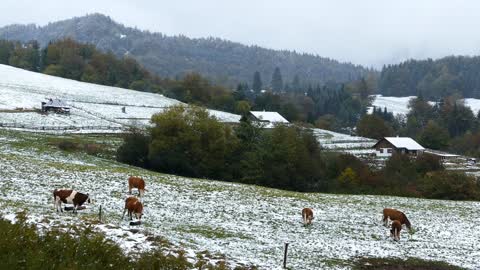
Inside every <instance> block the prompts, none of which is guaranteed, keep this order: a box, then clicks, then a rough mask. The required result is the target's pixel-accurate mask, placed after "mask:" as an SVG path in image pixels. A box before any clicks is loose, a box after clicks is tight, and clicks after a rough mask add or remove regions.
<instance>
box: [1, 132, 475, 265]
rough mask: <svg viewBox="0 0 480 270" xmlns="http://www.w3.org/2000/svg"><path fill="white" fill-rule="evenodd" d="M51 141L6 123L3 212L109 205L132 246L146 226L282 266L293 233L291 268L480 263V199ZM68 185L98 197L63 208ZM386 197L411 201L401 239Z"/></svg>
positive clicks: (235, 260)
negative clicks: (323, 187)
mask: <svg viewBox="0 0 480 270" xmlns="http://www.w3.org/2000/svg"><path fill="white" fill-rule="evenodd" d="M105 139H106V140H108V138H105ZM45 141H46V139H45V136H42V135H37V134H33V133H18V132H13V131H0V194H1V195H2V199H1V200H0V205H1V206H2V209H3V210H2V213H3V214H7V215H8V214H9V215H10V216H12V213H14V212H16V211H18V210H21V209H27V211H29V212H30V213H32V215H33V216H35V217H36V219H37V220H38V221H39V222H41V220H44V219H47V220H50V222H53V221H54V220H61V221H64V222H66V223H68V222H71V223H75V222H77V223H78V220H87V221H88V220H89V218H90V219H94V218H95V216H96V215H97V213H98V207H99V206H100V205H101V206H103V209H104V211H105V214H106V222H107V224H106V225H103V227H102V228H103V230H105V231H106V233H107V234H108V235H109V237H111V238H113V239H114V240H115V241H117V242H119V243H120V244H121V245H122V247H123V248H124V249H126V250H134V251H135V250H142V249H143V248H145V249H148V248H149V246H150V245H151V243H149V242H148V241H146V239H147V237H144V235H151V236H160V237H164V238H165V239H167V240H168V241H170V242H171V243H172V244H173V245H174V246H176V247H181V248H184V249H186V251H187V254H192V255H190V256H191V257H192V258H193V259H194V258H195V257H194V255H193V254H195V253H198V252H202V251H204V250H208V251H209V252H211V253H212V254H224V255H225V257H226V260H227V262H229V265H231V266H234V265H237V264H245V265H250V264H254V265H257V266H259V268H260V269H280V266H281V264H282V258H283V244H284V243H285V242H289V243H290V247H289V256H288V265H289V267H291V269H345V268H347V269H348V262H347V261H348V260H349V259H353V258H356V257H364V256H366V257H400V258H406V257H419V258H425V259H432V260H441V261H446V262H450V263H452V264H455V265H459V266H463V267H466V268H469V269H480V261H479V260H478V257H479V256H480V250H479V249H478V246H477V245H478V243H479V241H480V231H479V230H478V223H479V222H480V217H479V216H478V215H477V214H475V213H476V211H477V209H478V208H479V207H480V203H479V202H454V201H442V200H421V199H413V198H400V197H386V196H352V195H329V194H319V193H318V194H317V193H315V194H302V193H296V192H287V191H279V190H275V189H268V188H262V187H256V186H251V185H241V184H233V183H225V182H217V181H209V180H200V179H189V178H184V177H178V176H172V175H164V174H159V173H153V172H148V171H145V170H142V169H139V168H134V167H130V166H126V165H123V164H119V163H116V162H114V161H110V160H106V159H100V158H96V157H92V156H89V155H86V154H81V153H67V152H61V151H59V150H57V149H56V148H54V146H50V145H48V144H46V142H45ZM129 175H141V176H143V177H144V178H145V179H146V181H147V193H146V195H145V197H144V203H145V216H144V223H143V225H142V226H141V227H140V232H138V233H137V235H136V236H134V235H132V234H129V233H128V225H127V223H126V222H121V221H120V216H121V212H122V207H123V201H124V198H125V196H126V193H127V186H126V179H127V178H128V176H129ZM60 187H65V188H75V189H77V190H80V191H84V192H89V193H90V194H92V196H93V198H94V199H95V204H94V205H91V206H90V207H89V208H88V209H86V210H84V211H83V212H81V213H79V214H78V216H73V215H72V214H71V213H68V212H67V213H63V214H57V213H55V212H54V211H53V204H52V195H51V192H52V190H53V189H54V188H60ZM303 207H312V208H313V209H314V211H315V215H316V218H315V220H314V223H313V225H312V226H310V227H304V226H303V225H302V224H301V217H300V211H301V209H302V208H303ZM384 207H394V208H398V209H402V210H403V211H404V212H405V213H406V214H407V215H408V217H409V219H410V220H411V222H412V224H413V227H414V229H415V233H413V234H411V235H410V234H408V233H407V232H406V231H402V238H401V240H400V242H398V243H396V242H394V241H393V240H392V239H390V238H389V232H388V229H387V228H385V227H383V226H382V225H381V222H380V219H381V210H382V209H383V208H384ZM48 224H50V223H47V225H46V226H48ZM123 236H124V237H125V238H123ZM213 257H218V258H222V256H221V255H214V256H213Z"/></svg>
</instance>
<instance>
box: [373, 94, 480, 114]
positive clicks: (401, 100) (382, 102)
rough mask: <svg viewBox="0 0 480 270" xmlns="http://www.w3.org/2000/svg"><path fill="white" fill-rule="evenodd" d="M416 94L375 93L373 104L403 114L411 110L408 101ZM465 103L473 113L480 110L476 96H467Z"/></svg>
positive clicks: (479, 100) (479, 103) (479, 101)
mask: <svg viewBox="0 0 480 270" xmlns="http://www.w3.org/2000/svg"><path fill="white" fill-rule="evenodd" d="M414 97H415V96H408V97H384V96H382V95H375V100H374V101H373V104H372V105H373V106H375V107H377V108H381V109H382V110H383V108H385V107H387V111H389V112H391V113H393V114H403V115H406V114H407V113H408V111H409V109H408V102H409V100H410V99H412V98H414ZM464 101H465V105H466V106H468V107H470V109H472V111H473V113H474V114H475V115H477V113H478V111H479V110H480V99H475V98H466V99H464ZM429 103H430V104H432V105H434V104H435V103H434V102H432V101H430V102H429ZM372 110H373V107H370V108H369V113H371V112H372Z"/></svg>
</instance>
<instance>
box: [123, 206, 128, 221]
mask: <svg viewBox="0 0 480 270" xmlns="http://www.w3.org/2000/svg"><path fill="white" fill-rule="evenodd" d="M125 212H127V208H125V209H123V215H122V220H123V219H124V218H125Z"/></svg>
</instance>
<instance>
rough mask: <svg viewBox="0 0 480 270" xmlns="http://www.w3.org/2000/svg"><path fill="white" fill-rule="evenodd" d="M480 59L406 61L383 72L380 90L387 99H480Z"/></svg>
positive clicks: (459, 58)
mask: <svg viewBox="0 0 480 270" xmlns="http://www.w3.org/2000/svg"><path fill="white" fill-rule="evenodd" d="M479 73H480V57H478V56H476V57H466V56H449V57H445V58H442V59H438V60H432V59H428V60H409V61H406V62H403V63H401V64H398V65H389V66H386V67H384V68H383V70H382V72H381V75H380V81H379V89H380V93H381V94H383V95H386V96H415V95H422V96H424V97H425V98H428V99H431V100H433V99H440V98H442V97H446V96H450V95H454V94H459V95H460V96H463V97H465V98H479V97H480V76H479Z"/></svg>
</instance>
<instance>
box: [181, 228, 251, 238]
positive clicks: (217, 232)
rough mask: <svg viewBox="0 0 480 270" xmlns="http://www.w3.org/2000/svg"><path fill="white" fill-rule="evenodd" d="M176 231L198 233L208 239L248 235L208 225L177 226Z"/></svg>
mask: <svg viewBox="0 0 480 270" xmlns="http://www.w3.org/2000/svg"><path fill="white" fill-rule="evenodd" d="M176 229H177V231H179V232H184V233H192V234H198V235H201V236H203V237H206V238H210V239H225V238H241V239H248V238H249V237H247V236H245V235H242V234H240V233H233V232H227V231H226V230H224V229H223V228H212V227H208V226H189V227H186V226H183V227H177V228H176Z"/></svg>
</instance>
